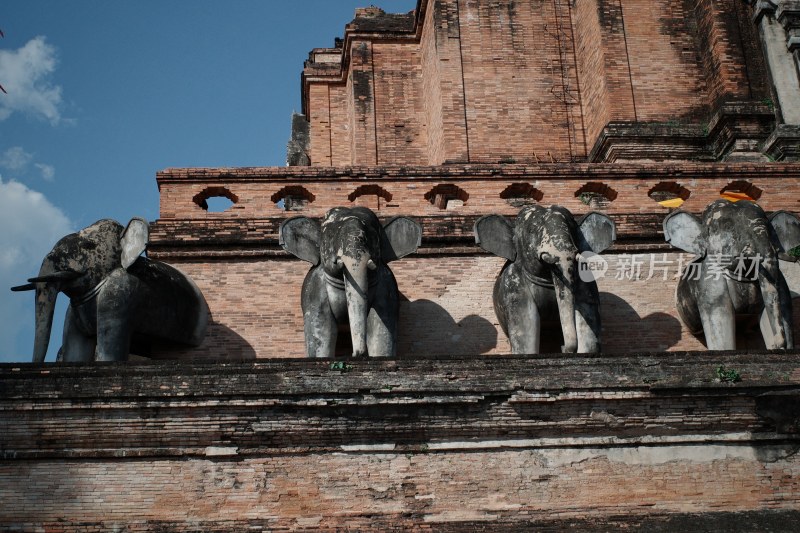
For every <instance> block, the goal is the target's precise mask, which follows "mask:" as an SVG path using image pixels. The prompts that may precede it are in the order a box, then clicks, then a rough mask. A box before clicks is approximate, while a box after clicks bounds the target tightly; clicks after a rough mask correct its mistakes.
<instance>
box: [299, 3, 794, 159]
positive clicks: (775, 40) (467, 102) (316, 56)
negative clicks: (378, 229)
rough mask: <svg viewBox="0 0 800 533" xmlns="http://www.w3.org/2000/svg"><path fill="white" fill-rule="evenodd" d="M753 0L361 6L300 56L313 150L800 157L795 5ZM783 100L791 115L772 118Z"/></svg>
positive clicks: (474, 155) (377, 155) (446, 155)
mask: <svg viewBox="0 0 800 533" xmlns="http://www.w3.org/2000/svg"><path fill="white" fill-rule="evenodd" d="M748 3H752V2H743V1H741V0H721V1H715V2H711V1H709V0H701V1H697V2H675V1H673V0H613V1H609V0H585V1H581V2H573V1H569V0H553V1H548V2H504V1H501V2H484V1H480V0H419V1H418V3H417V7H416V10H415V11H414V12H412V13H409V14H399V15H395V14H387V13H384V12H383V11H381V10H380V9H378V8H374V7H373V8H366V9H360V10H357V11H356V18H355V20H353V22H351V23H350V24H349V25H347V26H346V28H345V34H344V38H343V39H341V40H338V41H337V42H336V43H335V46H334V47H331V48H315V49H314V50H312V51H311V53H310V54H309V58H308V61H306V64H305V69H304V71H303V78H302V88H303V113H304V115H305V116H306V117H307V118H308V121H309V128H308V131H307V134H308V135H307V142H308V150H307V156H308V160H307V163H310V164H311V165H314V166H344V165H393V164H409V163H410V162H412V161H413V162H414V164H433V165H439V164H443V163H448V162H472V163H476V162H484V163H496V162H514V161H516V162H550V161H587V160H589V161H598V162H599V161H618V160H631V159H635V160H643V159H651V158H654V159H657V160H663V159H695V160H696V159H701V160H702V159H705V160H719V159H725V158H731V157H733V158H737V157H740V156H743V157H753V154H768V155H769V156H770V157H773V158H783V157H796V155H798V149H797V147H796V141H797V139H798V137H797V134H798V132H797V129H796V128H795V127H794V126H795V125H797V124H798V120H797V119H798V116H797V115H800V113H798V112H797V111H795V110H794V109H793V106H794V107H796V103H795V102H796V100H793V98H795V97H796V96H797V93H798V90H797V73H796V72H793V71H792V69H793V68H794V67H793V65H792V62H793V59H792V51H793V50H796V49H797V44H796V42H795V41H794V40H792V39H796V38H797V37H796V36H794V37H793V35H794V33H791V32H793V31H796V30H794V29H793V28H796V27H797V23H796V19H797V17H798V10H797V8H796V6H795V5H793V4H792V3H791V2H788V1H783V2H777V3H778V4H781V3H782V4H784V5H783V6H782V7H780V8H779V9H778V11H777V14H776V10H775V3H774V2H757V3H756V4H757V6H756V7H755V11H754V10H753V9H752V8H751V7H749V6H748V5H747V4H748ZM789 4H792V5H789ZM766 12H769V13H766ZM765 14H766V15H767V16H765ZM754 15H755V16H756V17H757V20H756V21H755V23H754V20H753V16H754ZM781 25H783V27H784V28H786V29H787V32H786V34H784V29H783V28H781ZM787 44H788V48H787ZM795 53H796V52H795ZM768 70H769V73H768ZM770 74H771V75H772V78H773V81H774V83H775V87H776V89H775V90H773V89H772V88H771V86H770ZM776 109H777V110H778V115H779V116H780V125H781V126H788V128H781V127H777V128H776V120H775V116H776V112H775V111H776ZM778 130H780V131H778ZM303 131H304V132H306V130H305V129H304V130H303ZM772 132H777V135H775V136H774V137H771V133H772ZM304 138H305V137H304ZM788 139H791V141H789V142H784V140H788ZM757 159H761V160H766V158H765V157H763V156H761V157H758V156H757Z"/></svg>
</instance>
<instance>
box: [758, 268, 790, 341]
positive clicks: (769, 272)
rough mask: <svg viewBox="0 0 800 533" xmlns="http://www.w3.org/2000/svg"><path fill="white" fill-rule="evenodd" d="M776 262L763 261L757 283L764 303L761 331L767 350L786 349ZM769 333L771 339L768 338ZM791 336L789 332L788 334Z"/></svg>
mask: <svg viewBox="0 0 800 533" xmlns="http://www.w3.org/2000/svg"><path fill="white" fill-rule="evenodd" d="M780 275H781V274H780V271H779V270H778V264H777V261H765V262H763V263H762V264H761V265H760V269H759V275H758V283H759V286H760V287H761V298H762V299H763V301H764V312H763V314H762V317H761V329H762V334H764V343H765V344H766V347H767V348H768V349H780V348H784V349H785V348H787V347H788V346H787V331H786V330H785V329H784V321H783V314H784V313H783V308H784V305H783V303H782V302H781V291H780V289H779V288H778V280H779V277H780ZM768 333H771V338H768V337H769V336H770V335H768ZM789 335H791V332H789Z"/></svg>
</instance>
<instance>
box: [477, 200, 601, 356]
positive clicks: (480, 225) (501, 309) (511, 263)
mask: <svg viewBox="0 0 800 533" xmlns="http://www.w3.org/2000/svg"><path fill="white" fill-rule="evenodd" d="M615 239H616V226H615V225H614V222H613V221H612V220H611V219H610V218H608V217H607V216H605V215H603V214H601V213H595V212H592V213H589V214H587V215H586V216H584V217H583V218H582V219H581V220H580V221H579V222H577V223H576V222H575V219H574V217H573V216H572V214H571V213H570V212H569V211H568V210H567V209H565V208H563V207H560V206H551V207H544V206H540V205H531V206H527V207H525V208H523V209H522V210H521V211H520V212H519V214H518V215H517V218H516V221H515V222H514V224H511V223H509V222H508V220H507V219H506V218H505V217H503V216H500V215H487V216H484V217H481V218H479V219H478V220H477V222H475V240H476V242H477V243H478V244H479V245H480V246H481V248H483V249H484V250H486V251H488V252H491V253H493V254H495V255H497V256H500V257H504V258H506V259H508V261H507V262H506V264H505V266H504V267H503V270H502V271H501V272H500V275H499V276H498V277H497V281H496V282H495V284H494V293H493V299H494V309H495V313H496V315H497V319H498V321H499V322H500V326H501V327H502V328H503V332H504V333H505V334H506V335H507V336H508V339H509V341H510V342H511V351H512V352H513V353H515V354H535V353H539V341H540V339H541V330H542V321H551V320H552V321H554V320H559V321H560V323H561V331H562V333H563V336H564V345H563V346H562V347H561V351H562V352H564V353H575V352H579V353H592V352H599V351H600V303H599V295H598V291H597V284H596V283H595V281H594V278H593V277H592V274H591V273H589V274H588V275H579V272H578V269H579V262H580V259H581V258H582V256H581V254H584V255H585V256H586V257H587V258H588V257H589V256H590V255H591V256H593V255H595V254H599V253H600V252H602V251H603V250H605V249H607V248H608V247H609V246H611V244H612V243H613V242H614V240H615ZM582 278H585V279H582Z"/></svg>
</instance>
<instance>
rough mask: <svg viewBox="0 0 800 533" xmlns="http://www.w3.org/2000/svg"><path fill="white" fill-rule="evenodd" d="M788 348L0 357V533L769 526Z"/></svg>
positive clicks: (793, 400)
mask: <svg viewBox="0 0 800 533" xmlns="http://www.w3.org/2000/svg"><path fill="white" fill-rule="evenodd" d="M798 356H800V352H798V351H789V352H783V353H775V352H771V353H769V352H754V351H751V352H736V353H732V352H715V353H712V352H705V351H704V352H676V353H672V354H646V353H644V354H643V353H639V354H631V355H603V356H591V357H590V356H581V355H571V356H567V355H558V356H535V357H508V356H506V357H497V358H453V357H442V358H440V359H438V360H430V359H409V360H396V361H378V360H374V359H373V360H357V361H352V362H350V364H349V366H347V367H343V368H341V369H336V368H334V367H332V366H331V362H330V361H322V360H308V359H303V360H284V361H259V362H235V363H205V364H203V363H195V364H186V363H177V362H169V363H168V362H160V363H149V364H117V363H114V364H100V365H94V366H86V365H75V364H63V365H59V366H52V365H34V364H3V365H0V423H2V427H3V428H4V430H3V432H2V433H0V455H1V456H2V461H0V501H3V511H2V513H0V530H2V531H41V530H46V531H51V530H53V531H55V530H58V531H64V530H80V531H107V530H111V529H114V530H120V531H140V530H154V529H155V530H158V531H176V532H177V531H242V530H248V531H262V530H272V531H274V530H283V529H292V530H309V531H311V530H313V531H326V530H333V529H334V528H353V529H359V530H381V531H383V530H398V529H400V528H401V527H405V528H408V529H414V530H431V529H433V530H444V531H464V530H465V529H470V528H472V529H474V528H481V529H482V530H486V531H489V530H497V529H499V528H503V529H506V530H522V529H524V528H530V527H535V528H536V529H537V530H538V529H542V530H545V531H548V530H560V529H562V528H564V527H567V526H573V527H580V528H581V529H588V530H607V529H608V528H614V527H615V524H617V525H620V524H625V525H628V526H631V525H638V526H641V527H646V528H648V530H649V528H653V530H655V531H659V530H664V531H666V530H675V528H680V527H682V526H681V525H686V524H690V523H691V524H693V527H692V529H695V528H696V527H699V526H698V524H699V525H703V526H704V527H705V528H707V529H708V530H717V531H721V530H748V531H767V530H769V531H790V530H793V528H794V527H795V526H796V523H797V519H798V518H800V515H798V511H797V509H798V508H799V506H800V486H799V485H798V483H800V481H799V480H800V459H799V458H800V454H798V453H797V451H798V448H800V411H798V405H800V402H799V401H798V400H800V398H799V396H800V364H799V363H798V361H799V360H800V359H799V358H798ZM720 365H724V366H725V369H726V370H735V371H736V372H738V373H739V374H740V376H741V381H739V382H737V383H729V382H724V381H720V380H719V377H718V376H719V375H720V372H719V371H718V369H719V366H720Z"/></svg>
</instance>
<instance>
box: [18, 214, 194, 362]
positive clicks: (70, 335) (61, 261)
mask: <svg viewBox="0 0 800 533" xmlns="http://www.w3.org/2000/svg"><path fill="white" fill-rule="evenodd" d="M148 235H149V226H148V223H147V221H146V220H144V219H141V218H133V219H132V220H131V221H130V222H129V223H128V226H127V227H123V226H122V225H121V224H119V223H118V222H116V221H114V220H108V219H104V220H100V221H98V222H95V223H94V224H92V225H91V226H89V227H87V228H84V229H82V230H81V231H79V232H77V233H71V234H69V235H67V236H65V237H63V238H62V239H61V240H59V241H58V242H57V243H56V244H55V246H54V247H53V249H52V250H51V251H50V252H49V253H48V254H47V255H46V256H45V258H44V260H43V261H42V266H41V268H40V269H39V275H38V276H36V277H34V278H30V279H29V280H28V282H29V283H28V284H26V285H21V286H18V287H13V288H12V289H11V290H13V291H24V290H35V291H36V328H35V339H34V349H33V361H34V362H42V361H44V358H45V355H46V354H47V347H48V345H49V342H50V330H51V327H52V324H53V312H54V310H55V302H56V297H57V296H58V293H59V292H63V293H64V294H66V295H67V296H68V297H69V299H70V308H69V310H68V311H67V319H66V323H65V337H64V341H65V345H64V346H63V349H64V351H65V352H67V353H77V352H81V356H80V357H78V358H72V360H77V359H79V360H91V358H92V357H93V356H94V355H95V354H94V347H95V346H94V345H95V344H97V351H98V356H99V358H100V359H104V358H106V357H105V355H109V357H108V358H110V359H120V358H126V357H127V355H128V351H127V350H128V348H129V346H128V344H129V342H130V336H131V334H135V333H137V330H136V328H137V327H138V326H141V325H142V323H144V322H147V320H146V317H145V318H143V316H142V313H141V312H140V311H141V309H142V308H148V312H149V314H150V316H151V317H152V318H151V320H150V322H151V324H150V327H148V326H145V328H144V329H145V330H146V332H149V331H152V332H155V334H156V335H157V336H158V334H159V332H160V331H163V330H164V329H165V328H168V327H169V326H170V325H171V324H172V325H174V324H180V327H182V328H183V327H185V328H186V331H184V332H181V333H179V334H177V335H176V340H180V341H185V342H187V343H190V344H192V343H194V344H197V343H199V339H202V337H203V335H204V333H205V324H206V320H207V318H206V317H207V307H206V305H205V300H204V299H203V297H202V295H201V294H200V292H199V290H198V289H197V288H196V286H195V285H194V283H192V282H191V280H189V279H188V278H185V276H183V275H182V274H181V273H180V272H178V271H177V270H175V269H173V268H172V267H169V266H168V265H164V264H163V263H158V262H156V261H149V260H147V259H145V258H140V257H139V256H140V255H141V254H142V252H144V251H145V248H146V246H147V241H148ZM187 299H188V300H190V301H189V302H188V304H187V302H186V300H187ZM174 300H183V301H180V302H178V303H177V304H173V303H172V301H174ZM164 301H167V302H168V303H167V304H166V305H168V306H171V308H170V310H168V311H166V312H165V311H164V310H163V307H164V305H165V304H164ZM139 303H143V305H141V306H139V305H138V304H139ZM176 307H177V308H187V309H188V308H191V312H190V313H188V314H191V317H190V318H189V319H188V320H186V317H187V316H188V314H187V313H182V312H181V311H180V310H176ZM162 336H164V335H162ZM95 337H96V339H95ZM165 337H167V338H169V337H170V336H169V335H166V336H165ZM87 339H90V340H88V341H87ZM89 347H91V353H89V351H88V350H89ZM112 353H113V355H112Z"/></svg>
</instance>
